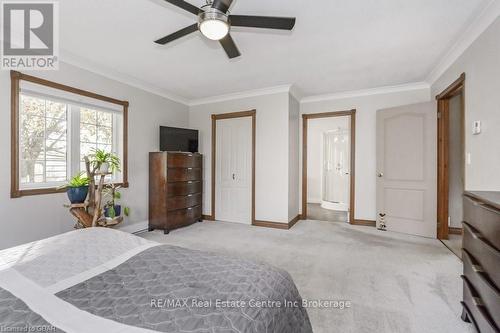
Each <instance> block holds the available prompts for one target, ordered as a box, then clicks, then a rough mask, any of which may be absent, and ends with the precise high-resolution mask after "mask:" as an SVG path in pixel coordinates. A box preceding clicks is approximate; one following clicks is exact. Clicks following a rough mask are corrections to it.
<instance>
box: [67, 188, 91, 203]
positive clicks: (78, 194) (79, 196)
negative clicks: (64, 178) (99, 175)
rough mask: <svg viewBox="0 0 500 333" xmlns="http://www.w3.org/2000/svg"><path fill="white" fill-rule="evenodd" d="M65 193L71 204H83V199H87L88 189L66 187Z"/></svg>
mask: <svg viewBox="0 0 500 333" xmlns="http://www.w3.org/2000/svg"><path fill="white" fill-rule="evenodd" d="M66 193H67V194H68V199H69V201H70V202H71V203H72V204H79V203H84V202H85V199H87V194H88V193H89V187H88V186H81V187H68V189H67V190H66Z"/></svg>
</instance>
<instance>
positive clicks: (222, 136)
mask: <svg viewBox="0 0 500 333" xmlns="http://www.w3.org/2000/svg"><path fill="white" fill-rule="evenodd" d="M216 128H217V130H216V162H215V198H216V200H215V218H216V219H217V220H219V221H227V222H238V223H244V224H251V223H252V211H251V207H252V185H251V184H252V118H251V117H241V118H231V119H221V120H217V127H216Z"/></svg>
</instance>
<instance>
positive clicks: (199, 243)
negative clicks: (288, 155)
mask: <svg viewBox="0 0 500 333" xmlns="http://www.w3.org/2000/svg"><path fill="white" fill-rule="evenodd" d="M141 236H142V237H144V238H147V239H150V240H154V241H158V242H162V243H168V244H172V245H178V246H183V247H186V248H191V249H199V250H207V251H213V252H218V253H223V254H228V255H236V256H242V257H245V258H254V259H257V260H261V261H266V262H268V263H270V264H272V265H275V266H278V267H281V268H284V269H286V270H287V271H288V272H290V274H291V275H292V277H293V279H294V281H295V283H296V284H297V286H298V288H299V291H300V293H301V295H302V297H303V298H306V299H334V300H349V301H351V302H352V307H351V308H349V309H344V310H339V309H308V313H309V316H310V318H311V322H312V325H313V328H314V332H316V333H323V332H325V333H330V332H356V333H359V332H380V333H382V332H384V333H385V332H404V333H409V332H419V333H420V332H425V333H428V332H436V333H446V332H454V333H457V332H472V328H471V326H470V324H466V323H464V322H462V321H461V320H460V313H461V306H460V300H461V293H462V285H461V279H460V277H459V276H460V274H461V271H462V264H461V261H460V260H459V259H458V258H457V257H456V256H455V255H453V254H452V253H451V252H450V251H449V250H448V249H447V248H446V247H445V246H444V245H443V244H442V243H441V242H439V241H437V240H431V239H425V238H420V237H412V236H407V235H401V234H395V233H390V232H382V231H377V230H376V229H374V228H371V227H361V226H351V225H348V224H345V223H325V222H320V221H301V222H299V223H297V224H296V225H295V226H294V227H293V228H292V229H291V230H277V229H269V228H259V227H252V226H247V225H241V224H235V223H224V222H203V223H197V224H195V225H192V226H190V227H187V228H183V229H178V230H175V231H172V232H171V233H170V235H163V233H162V232H161V231H154V232H150V233H144V234H142V235H141Z"/></svg>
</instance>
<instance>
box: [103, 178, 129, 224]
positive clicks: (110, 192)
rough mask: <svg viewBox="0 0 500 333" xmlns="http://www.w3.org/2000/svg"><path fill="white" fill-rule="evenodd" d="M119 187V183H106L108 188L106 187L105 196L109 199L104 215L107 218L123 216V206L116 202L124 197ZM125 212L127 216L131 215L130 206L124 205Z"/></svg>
mask: <svg viewBox="0 0 500 333" xmlns="http://www.w3.org/2000/svg"><path fill="white" fill-rule="evenodd" d="M119 188H120V186H119V185H115V184H109V185H106V188H105V189H104V193H105V196H106V198H107V200H108V201H107V202H106V205H105V206H104V216H105V217H106V218H110V219H114V218H115V217H117V216H121V213H122V206H121V205H120V204H117V203H116V201H117V200H120V199H121V197H122V194H121V192H119V191H118V189H119ZM123 214H124V215H125V216H129V215H130V208H129V207H124V208H123Z"/></svg>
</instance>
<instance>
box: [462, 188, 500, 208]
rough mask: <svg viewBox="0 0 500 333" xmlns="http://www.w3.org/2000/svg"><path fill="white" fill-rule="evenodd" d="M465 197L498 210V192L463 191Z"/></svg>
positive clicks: (499, 199) (499, 203)
mask: <svg viewBox="0 0 500 333" xmlns="http://www.w3.org/2000/svg"><path fill="white" fill-rule="evenodd" d="M465 195H467V196H469V197H472V198H474V199H477V200H479V201H482V202H484V203H485V204H487V205H488V206H491V207H493V208H496V209H499V210H500V191H465Z"/></svg>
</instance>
